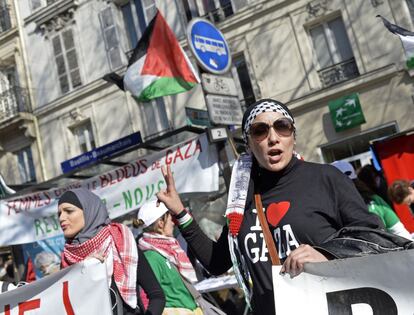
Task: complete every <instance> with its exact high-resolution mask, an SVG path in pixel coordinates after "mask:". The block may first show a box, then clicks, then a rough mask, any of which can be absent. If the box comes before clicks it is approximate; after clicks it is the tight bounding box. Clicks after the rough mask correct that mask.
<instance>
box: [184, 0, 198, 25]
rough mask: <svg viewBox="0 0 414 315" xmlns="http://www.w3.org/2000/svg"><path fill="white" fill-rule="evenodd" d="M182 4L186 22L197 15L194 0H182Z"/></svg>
mask: <svg viewBox="0 0 414 315" xmlns="http://www.w3.org/2000/svg"><path fill="white" fill-rule="evenodd" d="M182 4H183V8H184V12H185V17H186V19H187V21H188V22H189V21H191V19H192V18H194V17H198V12H197V5H196V2H195V0H182Z"/></svg>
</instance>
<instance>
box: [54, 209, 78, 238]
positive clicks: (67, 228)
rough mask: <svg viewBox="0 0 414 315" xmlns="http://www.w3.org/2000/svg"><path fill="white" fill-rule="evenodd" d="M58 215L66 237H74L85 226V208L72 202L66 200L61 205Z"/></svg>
mask: <svg viewBox="0 0 414 315" xmlns="http://www.w3.org/2000/svg"><path fill="white" fill-rule="evenodd" d="M58 216H59V223H60V227H61V228H62V231H63V235H64V236H65V238H66V239H70V238H74V237H75V236H76V235H77V234H78V233H79V232H80V231H81V230H82V229H83V228H84V227H85V217H84V216H83V210H82V209H81V208H78V207H76V206H74V205H72V204H70V203H67V202H64V203H62V204H60V205H59V210H58Z"/></svg>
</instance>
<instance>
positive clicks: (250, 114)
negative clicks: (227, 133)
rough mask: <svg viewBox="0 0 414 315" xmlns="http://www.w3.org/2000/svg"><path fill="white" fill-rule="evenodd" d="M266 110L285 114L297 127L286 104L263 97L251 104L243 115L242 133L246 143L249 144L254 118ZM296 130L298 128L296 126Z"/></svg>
mask: <svg viewBox="0 0 414 315" xmlns="http://www.w3.org/2000/svg"><path fill="white" fill-rule="evenodd" d="M266 112H277V113H281V114H283V116H285V117H286V118H288V119H290V120H291V121H292V123H293V126H294V127H295V120H294V119H293V116H292V113H291V112H290V110H289V109H288V108H287V107H286V105H285V104H283V103H281V102H278V101H275V100H272V99H263V100H260V101H257V102H256V103H253V104H252V105H250V106H249V107H248V108H247V109H246V111H245V112H244V115H243V120H242V133H243V140H244V143H245V144H247V136H248V134H249V129H250V126H251V125H252V123H253V121H254V119H255V118H256V117H257V116H258V115H259V114H261V113H266ZM295 130H296V128H295Z"/></svg>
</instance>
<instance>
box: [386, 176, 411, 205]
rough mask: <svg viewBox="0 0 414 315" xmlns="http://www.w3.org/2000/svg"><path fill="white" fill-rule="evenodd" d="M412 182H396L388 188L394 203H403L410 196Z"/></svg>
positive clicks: (400, 180) (401, 180) (402, 180)
mask: <svg viewBox="0 0 414 315" xmlns="http://www.w3.org/2000/svg"><path fill="white" fill-rule="evenodd" d="M409 187H410V182H409V181H407V180H404V179H399V180H396V181H394V182H393V183H392V184H391V186H390V187H388V195H389V197H390V199H391V200H392V201H394V202H395V203H397V204H401V203H403V201H404V199H405V198H407V197H408V195H409V194H410V190H409Z"/></svg>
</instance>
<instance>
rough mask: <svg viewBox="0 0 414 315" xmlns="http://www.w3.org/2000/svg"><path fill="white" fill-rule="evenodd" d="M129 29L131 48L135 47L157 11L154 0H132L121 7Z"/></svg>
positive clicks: (126, 27)
mask: <svg viewBox="0 0 414 315" xmlns="http://www.w3.org/2000/svg"><path fill="white" fill-rule="evenodd" d="M121 9H122V15H123V17H124V23H125V29H126V30H127V35H128V41H129V49H133V48H134V47H135V46H136V44H137V42H138V39H140V38H141V36H142V34H143V32H144V30H145V28H146V27H147V25H148V23H149V22H150V21H151V19H152V18H153V17H154V16H155V13H156V12H157V7H156V6H155V1H154V0H130V1H129V2H128V3H127V4H125V5H124V6H122V7H121Z"/></svg>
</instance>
